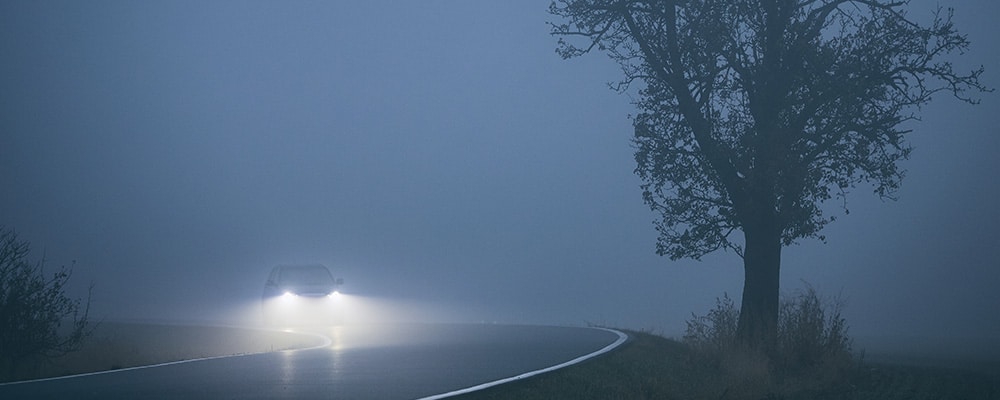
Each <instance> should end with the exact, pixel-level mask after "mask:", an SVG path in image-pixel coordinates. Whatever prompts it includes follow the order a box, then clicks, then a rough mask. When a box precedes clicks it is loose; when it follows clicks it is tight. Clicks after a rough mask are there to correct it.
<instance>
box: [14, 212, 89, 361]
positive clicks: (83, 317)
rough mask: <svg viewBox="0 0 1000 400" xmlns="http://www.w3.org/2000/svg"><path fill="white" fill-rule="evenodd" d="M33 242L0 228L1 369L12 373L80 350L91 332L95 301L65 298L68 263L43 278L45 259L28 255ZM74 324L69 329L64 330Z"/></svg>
mask: <svg viewBox="0 0 1000 400" xmlns="http://www.w3.org/2000/svg"><path fill="white" fill-rule="evenodd" d="M30 250H31V249H30V245H29V244H28V242H24V241H20V240H18V239H17V234H16V233H15V232H14V230H13V229H8V228H5V227H2V226H0V372H2V373H5V374H10V373H13V372H16V370H17V368H18V367H19V366H21V365H23V363H24V362H25V361H27V360H29V359H31V358H33V357H56V356H60V355H63V354H65V353H67V352H71V351H75V350H78V349H79V347H80V345H81V343H82V342H83V340H84V339H85V338H86V337H87V336H88V335H89V334H90V333H91V331H92V329H90V328H89V327H88V324H89V321H88V319H87V317H88V311H89V310H90V299H89V298H88V299H87V302H86V303H82V302H81V301H80V300H79V299H76V300H73V299H70V298H69V297H67V296H66V294H65V286H66V283H67V282H68V281H69V277H70V275H71V273H72V270H71V269H67V268H65V267H63V268H61V269H60V270H59V271H57V272H55V273H54V274H52V276H51V277H50V278H46V277H45V276H44V271H43V270H42V267H43V262H42V261H39V262H37V263H32V262H29V261H27V260H26V259H25V258H26V257H27V256H28V253H29V252H30ZM64 323H69V324H70V327H69V328H68V329H62V326H63V324H64Z"/></svg>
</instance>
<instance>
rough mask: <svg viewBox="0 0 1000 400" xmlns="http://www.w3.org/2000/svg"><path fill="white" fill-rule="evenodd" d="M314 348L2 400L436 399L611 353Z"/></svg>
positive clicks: (548, 337) (444, 328)
mask: <svg viewBox="0 0 1000 400" xmlns="http://www.w3.org/2000/svg"><path fill="white" fill-rule="evenodd" d="M315 333H318V334H323V335H325V336H327V337H329V338H330V344H329V345H328V346H323V347H320V348H313V349H306V350H294V351H283V352H275V353H265V354H256V355H245V356H236V357H222V358H212V359H205V360H200V361H196V362H187V363H176V364H166V365H162V366H158V367H155V368H137V369H131V370H123V371H120V372H114V373H102V374H91V375H83V376H76V377H69V378H63V379H50V380H42V381H33V382H23V383H15V384H6V385H0V398H3V399H64V398H75V399H106V398H143V399H176V398H184V399H226V398H232V399H285V398H287V399H428V400H429V399H439V398H444V397H448V396H451V395H457V394H461V393H466V392H468V391H471V390H476V389H481V388H485V387H489V386H492V385H494V384H499V383H503V382H506V381H509V380H515V379H520V378H524V377H527V376H530V375H533V374H536V373H541V372H545V371H547V370H549V369H552V368H556V367H559V366H563V365H565V364H568V363H570V362H573V361H579V360H581V359H583V358H586V357H588V356H590V355H592V354H594V353H598V352H605V351H609V350H611V349H612V348H613V347H614V346H617V345H618V344H620V343H621V342H622V341H623V340H624V334H621V333H619V332H617V331H611V330H603V329H596V328H571V327H548V326H505V325H416V324H414V325H377V326H341V327H336V328H329V329H323V330H319V331H315Z"/></svg>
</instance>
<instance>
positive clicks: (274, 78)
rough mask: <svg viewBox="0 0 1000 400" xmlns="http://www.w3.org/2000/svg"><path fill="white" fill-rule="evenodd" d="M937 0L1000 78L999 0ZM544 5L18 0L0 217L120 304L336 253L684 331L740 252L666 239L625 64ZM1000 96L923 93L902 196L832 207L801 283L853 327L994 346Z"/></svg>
mask: <svg viewBox="0 0 1000 400" xmlns="http://www.w3.org/2000/svg"><path fill="white" fill-rule="evenodd" d="M940 3H941V4H942V5H944V6H955V7H956V13H955V20H956V22H957V25H958V27H959V30H960V31H962V32H965V33H967V34H968V35H969V38H970V40H971V41H972V48H971V50H970V51H969V52H968V53H966V54H965V55H963V56H962V57H960V58H955V60H956V61H955V62H956V64H957V65H958V66H959V68H958V69H960V70H970V69H972V68H975V67H978V66H979V65H984V66H985V67H986V73H985V75H984V76H983V82H984V83H985V84H986V85H987V86H990V87H1000V78H998V77H1000V75H998V74H1000V45H998V42H997V40H996V37H997V36H998V35H997V33H998V28H997V27H996V21H995V17H996V16H997V15H1000V3H997V2H994V1H991V0H990V1H988V0H976V1H957V0H954V1H945V0H942V1H941V2H940ZM934 4H935V2H934V1H930V0H920V1H913V2H912V3H911V5H910V10H911V14H912V15H915V16H917V17H916V18H917V19H922V20H926V19H927V18H926V17H928V16H930V12H931V10H932V8H933V5H934ZM546 6H547V2H539V1H517V2H515V1H511V2H507V1H503V2H471V1H457V0H456V1H421V2H378V1H371V2H369V1H361V2H304V1H303V2H229V1H218V2H201V1H163V2H134V1H116V2H108V1H96V2H78V1H66V2H35V1H30V2H29V1H6V2H2V3H0V224H2V225H6V226H8V227H12V228H14V229H16V230H17V232H18V233H19V234H20V237H21V238H22V239H25V240H29V241H30V242H31V243H32V245H33V250H34V252H33V255H34V256H35V257H41V256H42V255H44V256H45V257H46V259H47V263H46V265H47V266H48V268H51V269H54V268H56V267H58V266H60V265H69V264H71V263H72V262H74V260H75V273H74V276H73V279H72V281H71V284H72V285H73V288H72V290H73V293H74V294H77V295H82V294H85V292H86V286H87V284H89V283H90V282H93V284H94V289H93V290H94V292H93V306H94V312H95V314H97V315H100V316H104V317H107V318H112V319H113V318H149V319H215V318H219V319H223V318H225V317H224V315H225V314H226V313H227V312H229V311H228V310H231V309H233V308H234V307H239V306H240V305H241V304H247V303H252V302H254V301H256V300H257V299H259V296H260V291H261V289H262V286H263V282H264V279H265V278H266V276H267V273H268V271H269V270H270V268H271V267H272V266H274V265H276V264H282V263H306V262H318V263H323V264H325V265H327V266H329V267H331V268H332V269H334V270H335V272H336V273H337V274H338V275H339V276H342V277H343V278H344V279H345V280H346V282H347V284H346V285H345V288H344V290H345V292H348V293H352V294H356V295H358V296H365V297H371V298H380V299H393V300H397V301H401V302H407V303H409V304H420V305H421V306H420V307H426V308H428V309H445V310H447V311H446V312H445V313H444V314H440V313H439V314H436V315H437V317H438V318H441V316H442V315H445V316H446V317H450V318H445V319H452V320H463V321H464V320H469V321H498V322H510V323H550V324H573V325H579V324H584V323H587V322H592V323H601V324H608V325H613V326H618V327H625V328H633V329H653V330H656V331H660V332H664V333H667V334H678V333H680V332H682V330H683V326H684V325H683V321H684V320H685V319H686V318H688V317H689V316H690V313H691V312H698V313H702V312H704V311H706V310H707V309H708V308H710V307H711V306H712V305H713V304H714V301H715V298H716V297H717V296H721V295H722V294H723V293H724V292H728V293H729V294H730V296H732V297H734V298H737V299H738V298H739V295H740V293H741V289H742V278H743V271H742V261H741V260H740V259H739V258H738V257H737V256H736V255H735V254H733V253H718V254H715V255H711V256H709V257H706V258H704V259H703V260H702V261H700V262H697V261H692V260H681V261H676V262H674V261H670V260H669V259H666V258H661V257H658V256H656V255H655V254H654V244H655V240H656V232H655V230H654V229H653V225H652V221H653V219H654V218H656V215H654V214H653V213H652V212H650V211H649V210H648V208H647V207H646V206H645V205H644V204H643V203H642V199H641V192H640V189H639V184H640V181H639V179H638V178H637V177H635V176H634V175H633V174H632V170H633V168H634V166H635V165H634V161H633V158H632V149H631V147H630V143H629V138H630V137H631V123H630V121H629V119H628V115H629V113H632V112H634V111H633V110H634V108H633V107H632V106H631V105H630V101H631V100H630V98H629V97H628V96H627V95H619V94H616V93H615V92H613V91H611V90H609V89H608V87H607V85H606V84H607V83H608V82H611V81H615V80H617V79H619V78H620V76H621V74H620V72H619V70H618V67H617V66H616V65H615V64H614V63H612V62H611V61H610V60H609V59H608V58H607V57H606V56H605V55H603V54H592V55H590V56H586V57H583V58H579V59H573V60H570V61H564V60H561V59H560V58H559V57H558V56H557V55H556V53H555V52H554V49H555V46H556V38H553V37H551V36H550V35H549V33H548V32H549V28H548V27H547V26H546V25H545V22H546V21H553V20H554V17H551V16H549V15H548V14H547V12H546ZM997 96H998V94H996V93H992V94H984V95H981V96H980V97H982V104H980V105H977V106H969V105H967V104H964V103H961V102H959V101H957V100H954V99H952V98H950V97H948V96H947V95H943V96H939V97H937V98H935V101H933V102H932V103H931V104H930V105H929V106H927V107H925V108H924V109H923V110H922V111H921V115H922V116H923V120H922V121H919V122H914V123H909V124H908V127H910V128H912V129H913V134H912V135H910V136H909V140H910V142H911V143H912V144H913V145H914V147H915V150H914V152H913V155H912V157H911V159H910V160H909V161H906V162H904V164H903V166H904V168H905V169H907V170H908V174H907V176H906V179H905V180H904V181H903V187H902V189H901V190H900V191H899V193H898V195H899V201H896V202H892V201H887V202H883V201H881V200H879V199H878V198H877V197H876V196H874V195H873V194H872V193H871V188H869V187H858V188H857V189H856V190H854V192H853V193H852V194H851V195H849V196H848V203H847V207H848V209H849V210H850V214H849V215H844V213H843V211H842V210H839V207H840V204H837V203H833V204H829V205H828V213H829V214H835V215H838V220H837V221H836V222H835V223H833V224H831V225H829V226H828V227H827V228H826V230H825V231H824V233H825V234H826V236H827V238H828V241H827V243H826V244H822V243H820V242H818V241H814V240H811V241H803V242H801V243H800V244H799V245H796V246H792V247H789V248H786V249H785V250H784V253H783V262H782V285H783V289H784V290H785V291H789V290H793V289H795V288H800V287H802V285H803V282H809V283H811V284H812V285H813V286H815V287H816V288H817V289H819V290H820V291H821V292H822V293H825V294H829V295H835V294H838V293H839V294H841V295H842V296H843V297H844V298H845V299H846V300H847V309H846V314H847V317H848V322H849V324H850V325H851V329H852V332H854V333H855V334H857V335H880V334H887V335H903V336H905V335H917V336H942V335H947V336H949V337H952V338H966V337H974V338H980V339H985V340H989V341H991V342H992V343H1000V317H998V316H997V310H998V309H1000V290H998V287H1000V211H998V210H997V198H998V196H1000V179H997V176H996V174H997V171H998V166H1000V162H998V153H997V152H998V150H1000V128H998V126H1000V112H998V111H1000V109H998V104H1000V103H998V98H997ZM449 313H450V314H449Z"/></svg>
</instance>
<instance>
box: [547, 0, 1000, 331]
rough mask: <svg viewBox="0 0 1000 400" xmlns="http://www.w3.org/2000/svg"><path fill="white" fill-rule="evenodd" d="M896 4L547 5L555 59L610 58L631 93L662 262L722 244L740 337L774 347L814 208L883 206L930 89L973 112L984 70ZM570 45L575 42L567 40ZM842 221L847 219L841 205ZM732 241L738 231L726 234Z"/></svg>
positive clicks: (944, 16) (941, 20) (616, 0)
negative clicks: (867, 195)
mask: <svg viewBox="0 0 1000 400" xmlns="http://www.w3.org/2000/svg"><path fill="white" fill-rule="evenodd" d="M906 3H907V2H906V1H884V0H559V1H556V2H553V3H552V4H551V6H550V12H551V13H552V14H553V15H556V16H559V17H562V18H564V20H565V21H564V22H563V23H555V24H552V33H553V34H554V35H558V36H561V38H560V39H559V47H558V49H557V51H558V53H559V54H560V55H562V56H563V57H564V58H570V57H576V56H580V55H582V54H585V53H588V52H590V51H592V50H594V49H598V50H600V51H604V52H607V53H608V54H609V55H610V56H611V57H612V58H613V59H614V60H615V61H617V62H618V63H619V64H620V65H621V67H622V70H623V72H624V79H623V80H622V81H621V82H620V83H619V84H618V85H617V87H616V89H618V90H620V91H625V90H628V87H629V86H630V85H632V84H633V83H636V82H639V83H641V84H644V86H643V87H642V88H641V89H640V90H638V91H637V93H638V97H637V98H636V100H635V105H636V106H637V108H638V109H639V112H638V114H637V115H635V116H634V117H632V121H633V125H634V128H635V136H634V139H633V141H634V145H635V148H636V150H635V159H636V162H637V164H638V166H637V167H636V170H635V172H636V174H638V176H639V177H640V178H641V179H642V180H643V185H642V190H643V196H644V199H645V202H646V204H648V205H649V206H650V208H651V209H652V210H654V211H655V212H657V213H659V215H660V216H661V218H660V219H659V220H658V221H656V223H655V225H656V229H657V231H658V232H659V237H658V240H657V246H656V250H657V253H658V254H660V255H666V256H669V257H670V258H671V259H679V258H685V257H690V258H694V259H698V258H699V257H701V256H703V255H705V254H707V253H710V252H713V251H716V250H719V249H732V250H734V251H735V252H736V254H738V255H739V256H740V257H741V258H742V259H743V265H744V273H745V280H744V286H743V297H742V307H741V313H740V318H739V323H738V336H739V337H740V338H741V340H742V341H744V342H745V343H746V344H748V345H751V346H755V347H756V346H764V347H765V349H769V348H771V347H772V346H773V344H774V338H775V331H776V323H777V317H778V282H779V279H778V278H779V267H780V262H781V249H782V247H783V246H786V245H789V244H791V243H794V242H795V241H796V240H797V239H800V238H810V237H813V238H819V239H820V240H823V239H824V238H823V236H822V235H820V230H821V229H822V228H823V226H824V225H826V224H827V223H829V222H831V221H833V220H834V217H833V216H825V215H824V214H823V210H822V207H821V205H822V203H824V202H825V201H827V200H830V199H831V198H834V197H836V198H843V197H844V196H845V195H846V193H847V191H848V190H849V189H851V188H854V187H855V185H857V184H859V183H863V182H868V183H871V184H873V185H874V187H875V193H876V194H877V195H878V196H880V197H883V198H892V197H893V195H894V193H895V191H896V189H897V188H898V187H899V184H900V180H901V179H902V177H903V171H902V170H901V169H900V168H899V166H897V161H898V160H900V159H906V158H907V157H908V155H909V153H910V147H909V145H908V144H907V143H906V142H905V141H904V136H905V134H906V133H908V132H909V131H907V130H905V129H904V128H901V126H900V125H901V123H903V122H905V121H909V120H913V119H915V118H916V117H915V115H914V114H913V112H914V110H917V109H918V108H919V106H920V105H922V104H925V103H927V102H928V101H929V100H930V99H931V96H932V95H934V94H935V93H938V92H940V91H946V92H950V93H951V94H953V95H954V96H956V97H958V98H959V99H962V100H964V101H967V102H970V103H975V102H976V101H975V100H973V99H971V98H970V97H968V96H967V95H966V91H969V90H974V91H984V90H986V89H985V88H984V87H983V86H982V85H981V84H980V83H979V76H980V74H981V73H982V68H981V67H980V68H979V69H977V70H973V71H971V72H969V73H967V74H963V73H957V72H955V70H954V69H953V67H952V65H951V64H950V63H949V62H948V61H946V60H943V59H942V57H943V56H944V55H946V54H948V53H953V52H962V51H964V50H965V49H966V48H967V47H968V45H969V42H968V40H967V39H966V37H965V36H964V35H961V34H959V33H958V32H957V31H956V30H955V28H954V26H953V23H952V20H951V17H952V13H951V10H948V11H947V12H943V11H942V10H941V9H940V8H939V9H938V10H937V12H936V13H935V14H934V19H933V21H932V22H930V24H929V25H921V24H919V23H917V22H915V21H914V20H913V19H911V18H910V17H909V16H908V15H907V12H906V10H904V6H905V5H906ZM571 41H572V42H573V43H571ZM845 211H846V209H845ZM740 232H741V233H742V235H739V234H738V233H740Z"/></svg>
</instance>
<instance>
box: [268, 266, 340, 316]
mask: <svg viewBox="0 0 1000 400" xmlns="http://www.w3.org/2000/svg"><path fill="white" fill-rule="evenodd" d="M343 284H344V280H343V279H342V278H334V277H333V275H332V274H331V273H330V270H329V269H327V268H326V266H324V265H322V264H305V265H278V266H275V267H274V268H273V269H272V270H271V274H270V275H269V276H268V278H267V281H266V282H265V283H264V293H263V295H262V296H261V307H262V310H263V314H264V322H265V323H266V324H268V325H282V326H293V325H315V324H333V323H335V322H336V321H337V317H338V315H337V312H338V310H337V307H336V306H337V298H338V297H339V295H340V291H339V289H340V287H341V285H343Z"/></svg>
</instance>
